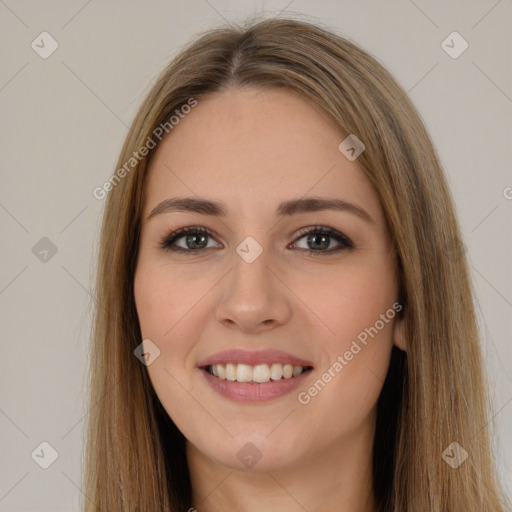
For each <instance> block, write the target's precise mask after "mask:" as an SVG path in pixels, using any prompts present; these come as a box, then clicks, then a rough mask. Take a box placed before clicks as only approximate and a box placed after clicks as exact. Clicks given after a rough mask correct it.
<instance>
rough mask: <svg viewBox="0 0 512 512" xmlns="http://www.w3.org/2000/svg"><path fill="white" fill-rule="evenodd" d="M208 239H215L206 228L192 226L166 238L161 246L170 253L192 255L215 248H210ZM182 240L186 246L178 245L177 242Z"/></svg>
mask: <svg viewBox="0 0 512 512" xmlns="http://www.w3.org/2000/svg"><path fill="white" fill-rule="evenodd" d="M208 237H210V238H213V234H212V233H210V231H209V230H207V229H206V228H203V227H200V226H191V227H186V228H181V229H178V230H177V231H174V232H173V233H171V234H170V235H168V236H166V237H165V238H164V239H163V240H162V241H161V242H160V244H159V246H160V248H162V249H165V250H168V251H173V252H179V253H186V254H189V255H191V254H192V253H194V252H195V251H200V250H202V249H211V248H213V246H211V247H208ZM182 239H183V240H184V246H180V245H177V242H178V241H179V240H182Z"/></svg>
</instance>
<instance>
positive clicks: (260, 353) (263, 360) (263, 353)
mask: <svg viewBox="0 0 512 512" xmlns="http://www.w3.org/2000/svg"><path fill="white" fill-rule="evenodd" d="M228 363H235V364H237V363H242V364H247V365H250V366H255V365H257V364H268V365H271V364H272V363H281V364H291V365H293V366H303V367H305V366H313V365H312V364H311V363H310V362H309V361H306V360H305V359H301V358H300V357H296V356H294V355H292V354H288V353H287V352H283V351H282V350H275V349H266V350H240V349H231V350H225V351H223V352H217V353H216V354H213V355H211V356H209V357H207V358H206V359H204V360H202V361H201V362H200V363H199V364H198V365H197V366H199V367H200V368H201V367H204V366H210V365H213V364H228Z"/></svg>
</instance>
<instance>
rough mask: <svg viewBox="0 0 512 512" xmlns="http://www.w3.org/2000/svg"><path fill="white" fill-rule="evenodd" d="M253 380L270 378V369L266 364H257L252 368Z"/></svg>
mask: <svg viewBox="0 0 512 512" xmlns="http://www.w3.org/2000/svg"><path fill="white" fill-rule="evenodd" d="M252 380H253V381H254V382H268V381H269V380H270V369H269V367H268V365H266V364H257V365H256V366H255V367H253V369H252Z"/></svg>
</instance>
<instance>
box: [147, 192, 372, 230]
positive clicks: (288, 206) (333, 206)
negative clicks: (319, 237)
mask: <svg viewBox="0 0 512 512" xmlns="http://www.w3.org/2000/svg"><path fill="white" fill-rule="evenodd" d="M321 210H338V211H343V212H349V213H352V214H354V215H357V216H358V217H360V218H361V219H363V220H365V221H366V222H369V223H372V224H375V221H374V220H373V219H372V217H371V216H370V215H369V214H368V212H367V211H366V210H364V209H363V208H361V207H360V206H357V205H356V204H354V203H350V202H348V201H344V200H342V199H335V198H328V199H326V198H323V197H308V198H299V199H290V200H288V201H283V202H282V203H280V204H279V206H278V207H277V210H276V215H279V216H290V215H295V214H298V213H308V212H318V211H321ZM169 212H192V213H199V214H201V215H212V216H215V217H226V216H227V214H228V211H227V208H226V207H225V206H224V205H223V204H222V203H219V202H217V201H212V200H209V199H206V198H202V197H174V198H169V199H164V200H163V201H162V202H161V203H159V204H158V205H157V206H156V207H155V208H154V209H153V210H152V211H151V213H150V214H149V215H148V218H147V220H150V219H151V218H153V217H155V216H156V215H160V214H161V213H169Z"/></svg>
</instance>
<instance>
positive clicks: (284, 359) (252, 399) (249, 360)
mask: <svg viewBox="0 0 512 512" xmlns="http://www.w3.org/2000/svg"><path fill="white" fill-rule="evenodd" d="M228 363H235V364H236V363H242V364H248V365H251V366H255V365H257V364H268V365H270V364H272V363H281V364H291V365H293V366H304V367H306V366H309V367H310V368H311V369H310V370H308V371H306V372H304V373H302V374H300V375H298V376H296V377H291V378H289V379H279V380H274V381H273V380H270V381H269V382H263V383H249V382H237V381H229V380H225V379H219V378H218V377H215V376H214V375H211V374H210V373H209V372H208V367H209V366H210V365H213V364H228ZM197 366H198V368H199V370H200V371H201V373H202V374H203V376H204V378H205V379H206V382H207V383H208V384H209V385H210V386H211V388H212V389H213V390H214V391H215V392H217V393H218V394H220V395H221V396H223V397H224V398H228V399H229V400H232V401H234V402H241V403H247V404H249V403H253V404H254V403H261V402H267V401H269V400H274V399H276V398H279V397H281V396H284V395H286V394H288V393H290V392H291V391H293V390H294V389H295V388H297V387H298V386H300V385H301V383H303V382H304V380H305V379H307V378H308V376H309V375H310V373H311V371H312V369H313V365H312V364H311V362H309V361H306V360H305V359H301V358H299V357H296V356H293V355H291V354H288V353H286V352H283V351H281V350H274V349H268V350H256V351H249V350H237V349H232V350H226V351H224V352H218V353H217V354H213V355H212V356H210V357H208V358H206V359H204V360H203V361H201V362H200V363H199V364H198V365H197Z"/></svg>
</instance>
